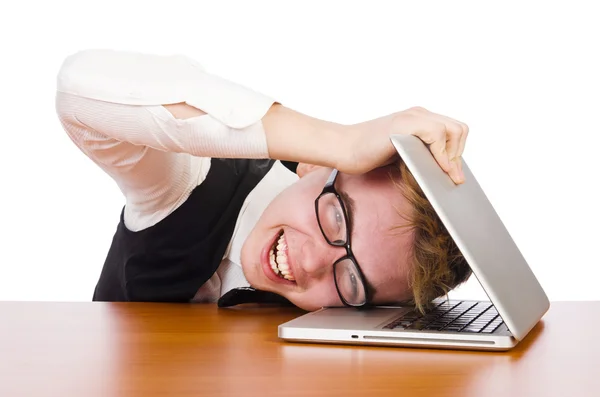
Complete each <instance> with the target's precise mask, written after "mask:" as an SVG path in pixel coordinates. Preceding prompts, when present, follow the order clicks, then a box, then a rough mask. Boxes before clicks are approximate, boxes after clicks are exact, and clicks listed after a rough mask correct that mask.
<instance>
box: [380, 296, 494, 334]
mask: <svg viewBox="0 0 600 397" xmlns="http://www.w3.org/2000/svg"><path fill="white" fill-rule="evenodd" d="M502 324H504V322H503V321H502V317H500V316H499V315H498V312H497V311H496V308H495V307H494V306H493V305H492V304H491V303H490V302H463V301H442V302H438V304H437V305H436V306H435V307H434V308H432V309H431V310H429V311H427V312H426V313H425V314H424V315H422V314H421V313H419V312H417V311H415V310H412V311H410V312H408V313H406V314H404V315H403V316H402V317H400V318H399V319H397V320H394V321H392V322H391V323H389V324H388V325H386V326H384V327H383V328H384V329H405V330H429V331H453V332H471V333H483V334H491V333H492V332H494V331H495V330H496V329H498V328H499V327H500V326H501V325H502Z"/></svg>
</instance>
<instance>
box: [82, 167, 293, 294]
mask: <svg viewBox="0 0 600 397" xmlns="http://www.w3.org/2000/svg"><path fill="white" fill-rule="evenodd" d="M273 163H274V161H273V160H241V159H212V161H211V167H210V170H209V172H208V174H207V176H206V178H205V180H204V181H203V182H202V183H201V184H200V185H198V186H197V187H196V188H195V189H194V190H193V191H192V193H190V196H189V197H188V199H187V200H186V201H185V202H184V203H183V204H182V205H181V206H180V207H179V208H177V209H176V210H175V211H173V212H172V213H171V214H170V215H169V216H167V217H166V218H165V219H163V220H162V221H160V222H159V223H157V224H156V225H154V226H151V227H149V228H147V229H144V230H141V231H138V232H132V231H130V230H129V229H127V227H125V223H124V221H123V212H121V219H120V222H119V225H118V226H117V231H116V232H115V235H114V237H113V241H112V244H111V247H110V250H109V252H108V255H107V258H106V261H105V263H104V267H103V269H102V273H101V275H100V279H99V280H98V284H97V285H96V289H95V291H94V297H93V299H94V300H95V301H138V302H139V301H141V302H189V301H190V300H191V299H192V298H193V297H194V295H195V294H196V292H197V291H198V289H199V288H200V287H201V286H202V285H203V284H204V283H205V282H206V281H208V280H209V279H210V278H211V277H212V275H213V274H214V273H215V272H216V270H217V268H218V267H219V264H220V263H221V261H222V259H223V255H224V253H225V250H226V249H227V246H228V244H229V241H230V239H231V235H232V234H233V230H234V227H235V223H236V221H237V217H238V215H239V211H240V209H241V208H242V205H243V203H244V200H245V199H246V197H247V196H248V194H249V193H250V192H251V191H252V189H254V187H255V186H256V185H257V184H258V182H260V180H261V179H262V178H263V177H264V176H265V175H266V174H267V172H268V171H269V170H270V169H271V167H272V166H273ZM284 165H285V166H286V167H287V168H288V169H290V170H294V169H295V166H296V164H295V163H284ZM245 302H287V301H286V300H285V299H283V298H281V297H279V296H278V295H275V294H272V293H266V292H262V291H256V290H254V289H252V288H240V289H236V290H233V291H230V293H228V294H225V296H223V297H222V298H221V299H220V300H219V306H231V305H235V304H238V303H245Z"/></svg>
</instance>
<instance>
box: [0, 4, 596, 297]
mask: <svg viewBox="0 0 600 397" xmlns="http://www.w3.org/2000/svg"><path fill="white" fill-rule="evenodd" d="M484 3H485V4H484ZM549 3H550V2H540V3H539V4H536V3H533V2H517V3H516V4H514V5H510V4H509V3H508V2H506V1H504V2H500V3H498V5H497V6H495V7H493V6H491V5H489V4H487V2H481V1H472V2H462V1H452V2H449V1H444V2H439V3H433V2H414V1H413V2H405V3H404V2H399V1H394V2H392V1H389V2H374V1H369V2H367V1H362V2H356V3H353V2H348V1H344V2H341V1H340V2H333V1H331V2H325V1H318V2H317V1H314V2H311V1H302V2H289V1H285V2H283V1H282V2H275V1H272V2H260V1H256V0H254V1H251V2H239V3H234V2H229V1H214V2H206V3H203V2H201V1H189V2H185V3H184V2H177V1H168V2H167V1H162V2H150V1H145V2H127V1H119V2H117V1H108V0H103V1H98V2H94V3H92V2H87V1H86V2H83V1H79V2H66V1H51V2H43V3H42V2H39V3H35V2H33V3H32V2H15V1H13V2H9V3H8V4H9V5H8V6H6V5H5V6H3V10H2V17H1V19H2V21H1V23H0V37H1V38H2V39H1V40H2V45H1V46H0V56H1V61H0V68H1V69H0V101H1V103H0V105H1V109H2V112H1V116H2V120H1V130H0V134H1V136H0V145H1V151H0V170H1V173H2V174H1V177H2V178H1V186H2V191H1V194H0V200H1V202H0V204H1V205H0V208H1V209H2V217H1V218H0V222H1V223H0V224H1V228H2V234H1V237H0V241H1V243H0V244H1V245H0V300H68V301H87V300H90V299H91V295H92V290H93V287H94V285H95V282H96V280H97V277H98V275H99V273H100V269H101V266H102V264H103V261H104V257H105V254H106V252H107V250H108V247H109V245H110V241H111V238H112V235H113V233H114V230H115V227H116V224H117V221H118V217H119V213H120V210H121V207H122V205H123V199H122V197H121V195H120V192H119V190H118V189H117V187H116V185H115V184H114V183H113V182H112V181H111V180H110V178H109V177H107V176H106V175H104V174H103V173H102V172H101V171H100V169H97V167H96V166H95V165H94V164H93V163H92V162H91V161H89V160H88V159H87V158H86V157H85V156H84V155H83V154H82V153H80V152H79V151H78V150H77V149H76V147H75V146H74V145H73V143H71V141H70V140H69V139H68V137H67V135H66V134H65V133H64V132H63V130H62V128H61V127H60V125H59V122H58V120H57V117H56V115H55V113H54V95H55V91H54V90H55V78H56V73H57V72H58V70H59V67H60V65H61V62H62V60H63V59H64V58H65V57H66V56H67V55H69V54H71V53H73V52H76V51H78V50H80V49H85V48H113V49H124V50H134V51H141V52H152V53H160V54H171V53H180V54H186V55H188V56H190V57H192V58H195V59H197V60H199V61H200V62H201V63H202V64H203V65H204V66H205V67H206V68H207V69H208V70H209V71H211V72H213V73H215V74H219V75H221V76H223V77H225V78H228V79H230V80H233V81H236V82H238V83H242V84H244V85H247V86H250V87H252V88H254V89H255V90H258V91H261V92H263V93H266V94H268V95H271V96H273V97H275V98H277V99H278V100H279V101H280V102H282V103H284V104H285V105H287V106H289V107H292V108H294V109H296V110H298V111H301V112H304V113H307V114H310V115H312V116H316V117H320V118H324V119H327V120H332V121H337V122H342V123H352V122H358V121H362V120H365V119H370V118H374V117H377V116H381V115H385V114H388V113H391V112H393V111H398V110H403V109H405V108H408V107H410V106H413V105H420V106H424V107H426V108H428V109H430V110H432V111H435V112H438V113H443V114H447V115H449V116H452V117H454V118H457V119H460V120H462V121H465V122H466V123H467V124H468V125H469V126H470V128H471V134H470V136H469V139H468V141H467V147H466V150H465V160H466V161H467V162H468V164H469V166H470V167H471V169H472V170H473V173H474V174H475V175H476V176H477V178H478V180H479V182H480V184H481V185H482V186H483V188H484V190H485V192H486V193H487V195H488V197H489V199H490V200H491V202H492V203H493V205H494V206H495V208H496V210H497V212H498V213H499V215H500V217H501V218H502V220H503V221H504V223H505V225H506V226H507V228H508V229H509V231H510V233H511V235H512V236H513V238H514V240H515V241H516V242H517V244H518V246H519V247H520V249H521V251H522V253H523V254H524V256H525V258H526V259H527V260H528V261H529V263H530V265H531V267H532V268H533V271H534V272H535V274H536V275H537V277H538V278H539V280H540V282H541V284H542V285H543V286H544V288H545V289H546V291H547V293H548V295H549V297H550V299H551V300H589V299H600V288H598V287H597V285H598V279H599V278H600V270H599V269H600V259H598V255H597V249H598V245H599V237H600V231H599V230H598V229H599V225H600V210H599V204H598V203H599V200H598V197H597V194H596V192H598V185H599V183H600V181H599V178H598V174H599V166H598V152H599V150H600V127H599V126H600V120H599V118H598V116H599V108H600V99H599V97H598V95H599V92H600V78H599V72H598V71H600V60H599V57H598V55H599V53H598V48H599V47H600V44H599V42H600V40H599V39H600V24H599V23H598V21H597V18H596V15H597V14H596V13H595V12H593V10H594V8H592V6H579V5H577V2H569V3H568V4H569V5H568V6H567V2H562V5H560V6H559V5H551V4H549ZM589 3H590V4H593V2H589ZM580 4H585V3H583V2H581V3H580ZM454 296H461V297H463V296H468V297H473V298H480V297H484V294H483V292H482V291H481V289H480V288H479V286H478V284H477V283H476V281H475V280H471V281H470V282H469V283H468V284H467V285H466V286H465V287H463V288H461V289H460V290H458V291H456V292H455V294H454Z"/></svg>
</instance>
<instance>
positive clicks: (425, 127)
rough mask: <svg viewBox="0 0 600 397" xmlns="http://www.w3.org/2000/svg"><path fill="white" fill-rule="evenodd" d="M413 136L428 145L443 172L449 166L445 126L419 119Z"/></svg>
mask: <svg viewBox="0 0 600 397" xmlns="http://www.w3.org/2000/svg"><path fill="white" fill-rule="evenodd" d="M413 135H415V136H416V137H418V138H419V139H421V140H422V141H423V142H425V143H427V144H429V151H430V152H431V154H433V157H434V158H435V160H436V161H437V163H438V164H439V165H440V167H442V169H443V170H444V171H445V172H450V169H451V166H450V161H449V158H448V152H447V149H446V126H445V125H444V124H443V123H439V122H437V121H435V120H433V119H431V118H420V119H419V120H418V123H417V128H416V130H415V131H414V133H413Z"/></svg>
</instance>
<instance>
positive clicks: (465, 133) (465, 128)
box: [458, 123, 469, 156]
mask: <svg viewBox="0 0 600 397" xmlns="http://www.w3.org/2000/svg"><path fill="white" fill-rule="evenodd" d="M462 124H463V134H462V135H461V136H460V144H459V145H458V155H459V156H462V155H463V152H464V151H465V144H466V143H467V136H468V135H469V126H468V125H466V124H464V123H462Z"/></svg>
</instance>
